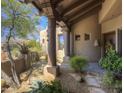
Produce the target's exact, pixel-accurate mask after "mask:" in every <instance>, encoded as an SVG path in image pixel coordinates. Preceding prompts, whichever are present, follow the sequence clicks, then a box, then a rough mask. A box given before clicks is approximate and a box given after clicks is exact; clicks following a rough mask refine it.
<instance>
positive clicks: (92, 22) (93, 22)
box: [72, 14, 100, 62]
mask: <svg viewBox="0 0 124 93" xmlns="http://www.w3.org/2000/svg"><path fill="white" fill-rule="evenodd" d="M72 30H73V31H74V38H75V35H80V40H79V41H76V40H74V54H75V55H79V56H83V57H86V58H87V60H88V61H89V62H97V61H98V60H99V59H100V47H95V46H94V41H95V40H100V27H99V25H98V15H97V14H95V15H92V16H90V17H88V18H86V19H83V20H81V21H80V22H78V23H77V24H75V25H74V26H73V27H72ZM84 33H89V34H90V35H91V39H90V40H88V41H85V40H84Z"/></svg>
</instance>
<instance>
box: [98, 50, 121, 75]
mask: <svg viewBox="0 0 124 93" xmlns="http://www.w3.org/2000/svg"><path fill="white" fill-rule="evenodd" d="M99 64H100V65H101V66H102V67H103V68H105V69H106V70H108V71H112V72H114V73H121V70H122V58H121V57H120V56H119V55H118V54H117V53H116V51H115V50H114V49H112V48H110V49H108V51H107V52H106V55H105V56H104V57H102V58H101V59H100V61H99Z"/></svg>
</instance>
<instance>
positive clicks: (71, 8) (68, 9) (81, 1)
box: [61, 0, 88, 15]
mask: <svg viewBox="0 0 124 93" xmlns="http://www.w3.org/2000/svg"><path fill="white" fill-rule="evenodd" d="M87 1H88V0H77V1H76V2H75V3H73V4H71V5H69V6H68V7H67V8H66V9H64V11H63V12H62V13H61V15H65V14H66V13H68V12H69V11H71V10H73V9H74V8H76V7H78V6H80V5H82V4H83V3H85V2H87Z"/></svg>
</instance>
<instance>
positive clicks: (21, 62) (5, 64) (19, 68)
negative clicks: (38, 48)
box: [1, 58, 25, 76]
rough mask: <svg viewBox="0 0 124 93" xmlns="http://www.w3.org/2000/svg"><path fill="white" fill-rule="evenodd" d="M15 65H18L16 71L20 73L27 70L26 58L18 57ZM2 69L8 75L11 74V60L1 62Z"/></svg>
mask: <svg viewBox="0 0 124 93" xmlns="http://www.w3.org/2000/svg"><path fill="white" fill-rule="evenodd" d="M15 67H16V72H17V74H18V75H19V74H20V73H22V72H23V71H25V62H24V59H23V58H21V59H16V60H15ZM1 69H2V70H3V71H4V72H5V73H6V74H7V75H8V76H11V75H12V73H11V68H10V62H9V61H3V62H2V63H1Z"/></svg>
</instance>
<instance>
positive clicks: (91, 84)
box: [61, 63, 106, 93]
mask: <svg viewBox="0 0 124 93" xmlns="http://www.w3.org/2000/svg"><path fill="white" fill-rule="evenodd" d="M61 68H63V69H64V70H67V71H69V73H71V70H72V69H71V68H70V66H69V64H67V63H64V64H62V66H61ZM85 71H86V72H87V74H86V75H85V76H84V77H85V81H86V84H84V85H83V86H85V88H83V87H81V89H85V90H88V91H87V92H84V91H83V90H82V91H81V90H80V89H79V88H80V87H79V86H82V85H78V87H77V90H78V89H79V90H78V91H79V92H75V93H106V92H105V91H104V90H103V89H102V88H101V78H100V77H102V75H103V74H104V72H105V71H104V70H103V69H102V68H100V67H99V65H98V63H89V64H88V66H87V68H86V69H85ZM70 76H72V77H75V80H74V78H73V80H70V82H74V81H77V79H79V78H78V77H76V76H74V75H73V74H70ZM65 78H66V77H65ZM86 87H87V88H86Z"/></svg>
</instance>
